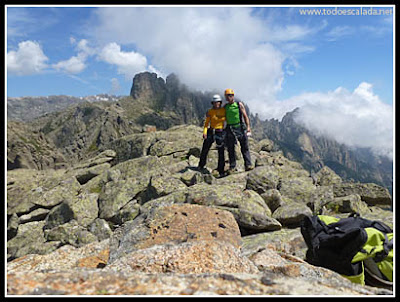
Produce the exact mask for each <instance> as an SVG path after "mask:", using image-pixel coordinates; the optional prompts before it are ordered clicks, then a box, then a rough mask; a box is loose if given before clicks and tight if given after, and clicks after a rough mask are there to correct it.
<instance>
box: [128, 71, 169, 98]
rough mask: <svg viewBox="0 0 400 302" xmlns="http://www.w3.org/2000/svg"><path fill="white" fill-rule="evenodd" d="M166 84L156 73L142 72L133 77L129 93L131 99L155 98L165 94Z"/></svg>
mask: <svg viewBox="0 0 400 302" xmlns="http://www.w3.org/2000/svg"><path fill="white" fill-rule="evenodd" d="M165 92H166V86H165V81H164V79H163V78H161V77H158V76H157V74H156V73H152V72H142V73H138V74H136V75H135V76H134V78H133V83H132V88H131V93H130V95H131V96H132V97H133V99H143V100H144V99H155V98H160V97H163V96H165Z"/></svg>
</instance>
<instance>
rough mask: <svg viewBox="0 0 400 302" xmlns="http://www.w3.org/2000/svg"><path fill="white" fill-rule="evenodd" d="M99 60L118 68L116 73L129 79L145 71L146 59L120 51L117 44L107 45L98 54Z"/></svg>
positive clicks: (133, 53)
mask: <svg viewBox="0 0 400 302" xmlns="http://www.w3.org/2000/svg"><path fill="white" fill-rule="evenodd" d="M98 57H99V59H100V60H102V61H104V62H107V63H109V64H113V65H116V66H117V67H118V73H120V74H124V75H125V77H126V78H129V79H131V78H132V77H133V76H134V75H135V74H136V73H138V72H142V71H146V70H147V59H146V57H145V56H143V55H142V54H140V53H137V52H134V51H131V52H124V51H121V47H120V46H119V45H118V44H117V43H114V42H113V43H109V44H107V45H106V46H104V47H103V49H102V50H101V51H100V52H99V55H98Z"/></svg>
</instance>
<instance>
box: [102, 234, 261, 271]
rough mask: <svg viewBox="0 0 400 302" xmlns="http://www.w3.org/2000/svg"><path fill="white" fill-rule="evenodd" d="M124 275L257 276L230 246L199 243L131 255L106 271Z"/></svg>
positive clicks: (108, 267) (188, 243)
mask: <svg viewBox="0 0 400 302" xmlns="http://www.w3.org/2000/svg"><path fill="white" fill-rule="evenodd" d="M106 270H107V271H108V270H112V271H117V272H123V273H130V272H143V273H152V274H154V273H158V274H160V273H175V274H204V273H224V274H225V273H257V272H258V270H257V268H256V267H255V266H254V264H253V263H252V262H251V261H250V260H249V259H247V258H246V257H243V256H242V255H241V254H240V252H239V249H238V248H236V247H234V246H233V245H232V244H230V243H228V242H223V241H219V240H212V241H210V240H200V239H197V240H196V241H190V242H180V243H178V242H175V243H166V244H162V245H155V246H151V247H148V248H145V249H139V250H135V251H132V252H131V253H129V254H128V255H126V256H124V257H122V258H119V259H116V260H115V261H114V262H112V263H111V264H109V265H108V266H107V267H106Z"/></svg>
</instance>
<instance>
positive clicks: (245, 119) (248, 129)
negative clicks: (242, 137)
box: [239, 102, 251, 133]
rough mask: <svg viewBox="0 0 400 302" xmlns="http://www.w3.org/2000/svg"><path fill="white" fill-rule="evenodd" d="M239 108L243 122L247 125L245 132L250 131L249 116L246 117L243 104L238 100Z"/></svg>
mask: <svg viewBox="0 0 400 302" xmlns="http://www.w3.org/2000/svg"><path fill="white" fill-rule="evenodd" d="M239 109H240V111H241V112H242V116H243V119H244V122H245V124H246V126H247V133H251V129H250V119H249V117H248V115H247V113H246V108H244V105H243V103H242V102H239Z"/></svg>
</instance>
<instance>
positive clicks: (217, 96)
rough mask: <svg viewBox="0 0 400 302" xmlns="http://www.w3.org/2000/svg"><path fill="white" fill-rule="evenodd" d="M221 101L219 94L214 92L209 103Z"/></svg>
mask: <svg viewBox="0 0 400 302" xmlns="http://www.w3.org/2000/svg"><path fill="white" fill-rule="evenodd" d="M215 102H222V99H221V96H220V95H219V94H214V95H213V99H212V101H211V103H215Z"/></svg>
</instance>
